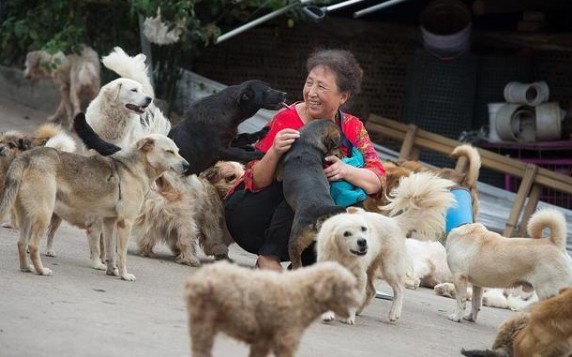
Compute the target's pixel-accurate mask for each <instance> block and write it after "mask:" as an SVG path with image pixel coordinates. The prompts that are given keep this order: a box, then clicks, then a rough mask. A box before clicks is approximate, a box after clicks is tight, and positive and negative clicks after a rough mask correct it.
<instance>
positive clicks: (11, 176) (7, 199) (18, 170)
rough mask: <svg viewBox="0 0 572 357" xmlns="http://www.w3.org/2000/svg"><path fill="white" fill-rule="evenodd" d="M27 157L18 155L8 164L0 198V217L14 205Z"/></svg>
mask: <svg viewBox="0 0 572 357" xmlns="http://www.w3.org/2000/svg"><path fill="white" fill-rule="evenodd" d="M27 162H28V159H27V158H25V157H22V156H20V157H18V158H16V159H15V160H14V161H12V163H11V164H10V167H9V168H8V172H6V178H5V179H4V180H5V181H4V194H3V195H2V198H1V200H0V217H5V216H6V214H7V213H8V210H10V208H12V206H13V205H14V201H15V200H16V195H17V194H18V191H19V190H20V184H21V183H22V176H23V175H24V171H25V170H26V166H27Z"/></svg>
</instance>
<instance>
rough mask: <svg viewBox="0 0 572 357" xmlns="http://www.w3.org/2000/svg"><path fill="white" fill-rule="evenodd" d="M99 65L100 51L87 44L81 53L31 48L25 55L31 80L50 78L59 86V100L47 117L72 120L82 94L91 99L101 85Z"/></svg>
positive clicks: (57, 120)
mask: <svg viewBox="0 0 572 357" xmlns="http://www.w3.org/2000/svg"><path fill="white" fill-rule="evenodd" d="M99 72H100V65H99V58H98V55H97V53H96V52H95V51H94V50H93V49H92V48H90V47H87V46H84V47H83V49H82V51H81V52H80V53H79V54H75V53H73V54H69V55H64V54H63V53H62V52H61V51H60V52H57V53H55V54H51V53H48V52H46V51H32V52H29V53H28V55H27V56H26V69H25V70H24V77H26V78H27V79H30V80H32V81H37V80H39V79H48V80H51V81H52V82H54V83H55V84H56V85H57V86H59V90H60V97H61V98H60V104H59V105H58V108H57V110H56V112H55V113H54V114H53V115H51V116H50V117H48V121H53V122H56V123H61V122H62V120H63V119H64V118H65V119H66V120H67V121H68V122H70V123H71V121H72V119H73V118H74V117H75V115H76V114H78V113H79V112H80V111H81V94H82V93H85V94H86V96H87V99H88V100H92V99H93V98H95V96H96V95H97V92H98V91H99V86H100V75H99Z"/></svg>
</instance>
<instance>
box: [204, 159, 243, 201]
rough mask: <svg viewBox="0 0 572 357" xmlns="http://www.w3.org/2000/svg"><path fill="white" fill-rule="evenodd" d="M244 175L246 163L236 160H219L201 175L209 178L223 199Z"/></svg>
mask: <svg viewBox="0 0 572 357" xmlns="http://www.w3.org/2000/svg"><path fill="white" fill-rule="evenodd" d="M242 175H244V165H243V164H241V163H239V162H236V161H219V162H217V163H216V164H214V166H211V167H210V168H208V169H206V170H205V171H203V172H201V173H200V175H199V177H201V178H204V179H207V180H208V181H209V182H210V183H212V184H213V185H214V187H215V188H216V191H217V193H218V195H219V197H220V198H221V199H223V198H224V197H225V196H226V193H227V192H228V190H229V189H230V188H231V187H233V186H234V184H235V183H236V181H237V180H238V179H240V178H241V177H242Z"/></svg>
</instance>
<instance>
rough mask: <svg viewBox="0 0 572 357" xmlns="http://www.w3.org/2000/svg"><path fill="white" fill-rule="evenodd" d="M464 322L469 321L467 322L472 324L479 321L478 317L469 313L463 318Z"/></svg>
mask: <svg viewBox="0 0 572 357" xmlns="http://www.w3.org/2000/svg"><path fill="white" fill-rule="evenodd" d="M463 320H467V321H470V322H475V321H477V317H476V316H475V315H474V314H472V313H468V314H466V315H465V316H463Z"/></svg>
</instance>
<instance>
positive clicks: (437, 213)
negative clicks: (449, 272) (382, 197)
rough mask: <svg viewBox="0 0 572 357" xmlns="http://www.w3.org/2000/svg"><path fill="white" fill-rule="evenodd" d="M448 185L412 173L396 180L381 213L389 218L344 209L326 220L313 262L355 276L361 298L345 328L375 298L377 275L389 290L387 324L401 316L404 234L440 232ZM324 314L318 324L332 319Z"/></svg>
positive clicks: (406, 268)
mask: <svg viewBox="0 0 572 357" xmlns="http://www.w3.org/2000/svg"><path fill="white" fill-rule="evenodd" d="M453 185H454V183H453V182H452V181H450V180H446V179H442V178H439V177H437V176H435V175H433V174H430V173H418V174H413V175H411V176H409V177H406V178H404V179H403V180H401V183H400V184H399V186H398V187H397V188H396V189H395V190H394V191H393V198H392V199H391V202H390V203H389V205H388V206H385V207H384V209H386V210H388V212H390V214H392V215H393V214H396V213H398V212H402V213H401V214H399V215H397V216H395V217H387V216H384V215H381V214H378V213H373V212H366V211H364V210H363V209H359V208H351V207H350V208H348V213H341V214H338V215H335V216H333V217H331V218H328V219H327V220H326V221H325V222H324V223H323V224H322V226H321V228H320V230H319V232H318V236H317V245H316V249H317V253H318V261H319V262H320V261H337V262H339V263H341V264H342V265H343V266H345V267H347V268H348V269H349V270H350V271H351V272H352V273H353V274H354V275H355V276H356V278H357V288H358V291H359V292H360V294H361V299H360V306H359V310H358V309H354V310H352V311H350V317H349V318H348V319H347V320H346V322H347V323H348V324H354V323H355V316H356V313H360V312H361V311H362V310H363V309H364V308H365V306H367V305H368V304H369V302H370V301H371V299H372V298H373V297H374V296H375V287H374V279H375V278H376V277H377V275H378V272H381V275H382V276H383V278H384V279H385V280H386V281H387V283H388V284H389V285H390V286H391V288H392V290H393V304H392V305H391V310H390V312H389V320H390V321H392V322H394V321H396V320H397V319H399V317H400V316H401V309H402V305H403V293H404V289H405V286H404V283H405V278H406V276H407V274H408V273H411V272H412V270H413V266H412V262H411V259H410V257H409V254H408V253H407V248H406V246H405V240H406V234H407V232H409V231H410V230H412V229H413V228H415V229H416V230H417V231H418V232H420V233H423V234H426V235H427V236H435V234H436V233H437V232H440V231H442V230H443V225H444V220H445V212H446V210H447V208H448V207H450V206H451V205H452V204H453V203H454V202H455V201H454V197H453V194H452V193H451V192H450V191H449V188H450V187H452V186H453ZM333 318H334V315H333V314H332V313H328V314H326V315H324V316H323V319H324V320H332V319H333Z"/></svg>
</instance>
